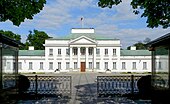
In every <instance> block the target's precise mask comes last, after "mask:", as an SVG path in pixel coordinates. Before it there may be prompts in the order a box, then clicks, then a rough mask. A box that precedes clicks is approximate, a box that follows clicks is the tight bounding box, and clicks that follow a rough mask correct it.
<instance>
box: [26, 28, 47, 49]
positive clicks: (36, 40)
mask: <svg viewBox="0 0 170 104" xmlns="http://www.w3.org/2000/svg"><path fill="white" fill-rule="evenodd" d="M48 38H49V36H48V35H47V34H46V33H45V32H43V31H38V30H34V31H29V35H28V36H27V42H26V43H25V44H26V48H27V49H28V46H34V48H35V49H36V50H43V49H44V46H43V44H44V43H45V39H48Z"/></svg>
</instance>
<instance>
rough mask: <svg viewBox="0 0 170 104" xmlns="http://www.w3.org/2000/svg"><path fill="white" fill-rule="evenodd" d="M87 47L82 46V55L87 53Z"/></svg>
mask: <svg viewBox="0 0 170 104" xmlns="http://www.w3.org/2000/svg"><path fill="white" fill-rule="evenodd" d="M85 49H86V48H85V47H81V48H80V51H81V55H85V53H86V50H85Z"/></svg>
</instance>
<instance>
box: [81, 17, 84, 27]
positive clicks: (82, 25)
mask: <svg viewBox="0 0 170 104" xmlns="http://www.w3.org/2000/svg"><path fill="white" fill-rule="evenodd" d="M83 27H84V23H83V17H81V28H83Z"/></svg>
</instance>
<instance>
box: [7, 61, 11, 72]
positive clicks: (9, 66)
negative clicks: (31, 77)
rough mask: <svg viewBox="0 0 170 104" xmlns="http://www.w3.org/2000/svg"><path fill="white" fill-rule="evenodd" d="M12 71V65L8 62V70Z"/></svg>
mask: <svg viewBox="0 0 170 104" xmlns="http://www.w3.org/2000/svg"><path fill="white" fill-rule="evenodd" d="M10 69H11V63H10V62H7V70H10Z"/></svg>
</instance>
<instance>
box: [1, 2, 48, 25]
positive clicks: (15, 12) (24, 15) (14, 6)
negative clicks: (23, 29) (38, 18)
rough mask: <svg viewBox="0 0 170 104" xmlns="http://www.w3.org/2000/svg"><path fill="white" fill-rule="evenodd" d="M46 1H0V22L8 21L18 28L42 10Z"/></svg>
mask: <svg viewBox="0 0 170 104" xmlns="http://www.w3.org/2000/svg"><path fill="white" fill-rule="evenodd" d="M45 3H46V0H0V22H4V21H6V20H10V21H12V22H13V24H14V25H16V26H19V25H20V24H21V22H24V20H25V19H33V16H34V15H35V14H37V13H39V12H40V10H42V9H43V7H44V4H45Z"/></svg>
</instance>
